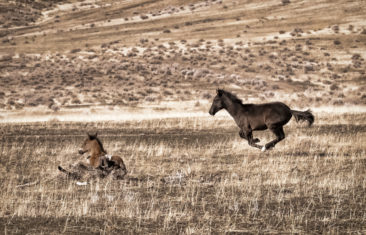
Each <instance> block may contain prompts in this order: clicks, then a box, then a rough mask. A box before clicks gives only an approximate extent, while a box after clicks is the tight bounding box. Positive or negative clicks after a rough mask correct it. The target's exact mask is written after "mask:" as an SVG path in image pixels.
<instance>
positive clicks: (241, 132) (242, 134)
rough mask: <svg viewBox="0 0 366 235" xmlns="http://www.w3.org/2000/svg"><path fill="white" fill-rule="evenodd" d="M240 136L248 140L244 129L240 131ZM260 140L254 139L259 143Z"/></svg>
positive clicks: (254, 141)
mask: <svg viewBox="0 0 366 235" xmlns="http://www.w3.org/2000/svg"><path fill="white" fill-rule="evenodd" d="M239 136H240V137H241V138H243V139H245V140H248V138H247V136H246V134H245V132H244V131H243V130H240V131H239ZM259 142H261V141H260V140H259V139H258V138H255V139H253V143H259Z"/></svg>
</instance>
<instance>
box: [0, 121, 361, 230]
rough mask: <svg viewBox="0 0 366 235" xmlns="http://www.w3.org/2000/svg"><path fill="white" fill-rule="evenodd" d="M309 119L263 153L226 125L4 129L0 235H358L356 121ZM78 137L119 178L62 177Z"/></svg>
mask: <svg viewBox="0 0 366 235" xmlns="http://www.w3.org/2000/svg"><path fill="white" fill-rule="evenodd" d="M317 118H318V119H317V120H318V121H317V123H316V124H315V125H314V126H313V127H311V128H307V127H305V126H301V125H298V124H295V122H291V123H290V125H289V126H287V127H286V133H287V136H288V138H287V139H285V141H283V142H281V143H280V144H278V145H277V146H276V148H275V149H274V150H273V151H269V152H266V153H260V151H257V150H255V149H253V148H251V147H248V145H247V143H245V142H244V141H243V140H242V139H240V138H239V136H238V134H237V131H238V130H237V128H236V126H235V124H234V123H233V122H232V121H231V120H230V119H228V118H184V119H166V120H151V121H141V122H135V121H131V122H123V123H120V122H119V123H115V122H98V123H88V124H85V123H65V122H45V123H29V124H6V125H5V124H3V125H1V126H0V128H1V132H2V133H3V134H2V137H1V152H0V155H1V157H0V160H1V168H0V172H1V174H2V175H3V177H2V178H1V182H0V186H1V188H2V191H1V193H0V195H1V198H2V202H1V204H0V218H1V219H0V227H1V232H2V233H4V232H5V233H7V232H9V233H24V232H28V233H50V232H54V233H55V232H57V233H58V232H65V233H68V234H69V233H80V232H86V233H104V232H107V233H111V232H113V233H126V232H128V233H157V234H162V233H185V234H205V233H216V232H218V233H228V232H233V233H234V232H238V233H241V232H248V233H258V232H260V233H283V232H286V233H323V232H330V233H354V232H356V233H364V232H366V226H365V224H366V221H365V218H366V209H365V208H366V200H365V196H364V195H365V193H366V190H365V189H366V185H365V174H366V158H365V148H364V143H365V141H366V132H365V130H366V123H365V115H364V114H354V115H339V116H335V117H334V116H333V117H326V116H318V117H317ZM350 122H352V123H353V124H349V123H350ZM86 130H88V131H93V130H99V132H100V137H101V139H102V140H103V142H104V146H105V148H106V149H107V150H108V151H109V152H110V153H118V154H121V155H123V156H124V160H125V162H126V165H127V166H128V169H129V175H128V179H126V180H123V181H113V180H112V179H108V178H107V179H103V180H94V181H90V184H88V185H87V186H77V185H76V184H75V182H74V181H68V180H67V179H65V178H64V177H63V175H60V173H59V172H58V171H57V166H58V165H59V164H62V165H67V164H69V163H72V162H74V161H80V160H82V159H81V157H80V156H79V155H78V154H77V149H78V148H79V147H80V145H81V142H82V141H83V140H84V138H85V133H84V131H86ZM256 136H258V137H259V138H260V139H262V141H265V140H269V139H270V138H272V137H271V136H270V135H269V134H268V133H259V134H257V135H256ZM36 180H39V181H40V183H39V184H37V185H34V186H30V187H20V188H17V187H16V186H17V185H21V184H24V183H27V182H33V181H36Z"/></svg>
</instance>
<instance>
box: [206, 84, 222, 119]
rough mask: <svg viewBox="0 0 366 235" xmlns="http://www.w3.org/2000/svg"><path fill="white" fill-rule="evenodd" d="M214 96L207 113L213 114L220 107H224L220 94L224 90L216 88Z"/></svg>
mask: <svg viewBox="0 0 366 235" xmlns="http://www.w3.org/2000/svg"><path fill="white" fill-rule="evenodd" d="M216 93H217V94H216V96H215V98H214V100H213V102H212V105H211V108H210V111H209V114H210V115H212V116H214V115H215V114H216V113H217V112H218V111H220V110H221V109H223V108H225V106H224V102H223V99H222V95H223V93H224V90H221V89H217V90H216Z"/></svg>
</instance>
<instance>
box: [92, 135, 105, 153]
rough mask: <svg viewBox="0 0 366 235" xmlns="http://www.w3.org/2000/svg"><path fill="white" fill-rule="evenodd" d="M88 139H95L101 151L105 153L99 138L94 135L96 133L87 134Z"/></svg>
mask: <svg viewBox="0 0 366 235" xmlns="http://www.w3.org/2000/svg"><path fill="white" fill-rule="evenodd" d="M89 138H90V140H96V141H97V142H98V144H99V146H100V148H101V151H102V152H103V153H105V154H107V151H105V149H104V147H103V144H102V142H101V141H100V139H99V138H98V137H97V136H96V135H89Z"/></svg>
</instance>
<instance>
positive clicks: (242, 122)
mask: <svg viewBox="0 0 366 235" xmlns="http://www.w3.org/2000/svg"><path fill="white" fill-rule="evenodd" d="M221 109H226V111H228V113H229V114H230V115H231V116H232V117H233V118H234V120H235V122H236V124H237V125H238V126H239V128H240V131H239V135H240V137H241V138H244V139H246V140H248V144H249V145H250V146H253V147H256V148H259V149H262V151H265V150H266V149H270V148H273V147H274V146H275V145H276V144H277V143H278V142H280V141H281V140H283V139H284V138H285V133H284V132H283V126H284V125H285V124H286V123H287V122H288V121H289V120H290V119H291V117H292V115H293V116H295V119H296V121H305V120H306V121H308V122H309V126H311V124H313V122H314V116H313V114H312V113H311V112H310V110H307V111H305V112H302V111H296V110H291V109H290V108H289V107H288V106H287V105H285V104H284V103H281V102H273V103H265V104H243V103H242V101H241V100H240V99H238V97H236V96H235V95H233V94H231V93H230V92H227V91H224V90H220V89H218V90H217V95H216V97H215V98H214V100H213V103H212V106H211V108H210V111H209V113H210V114H211V115H212V116H213V115H215V114H216V113H217V112H218V111H220V110H221ZM266 129H269V130H271V131H272V132H273V133H274V134H275V135H276V139H275V140H272V141H271V142H269V143H267V144H265V145H264V146H260V145H258V144H257V143H258V142H259V141H260V140H259V139H258V138H255V139H253V131H259V130H266Z"/></svg>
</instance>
